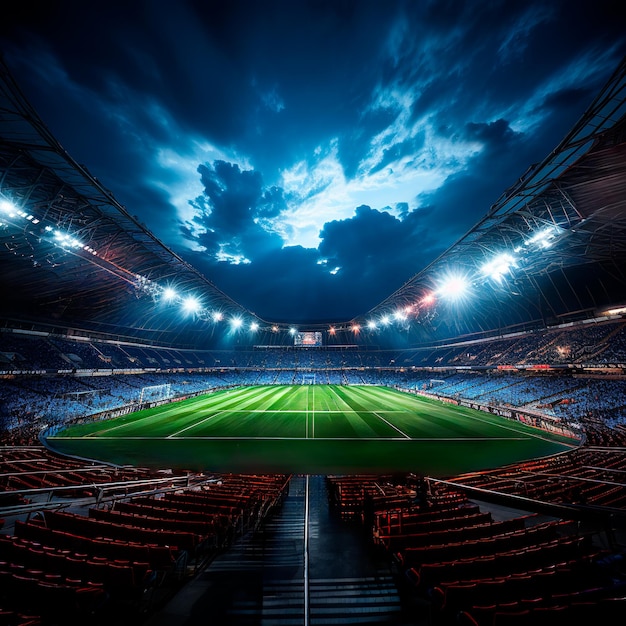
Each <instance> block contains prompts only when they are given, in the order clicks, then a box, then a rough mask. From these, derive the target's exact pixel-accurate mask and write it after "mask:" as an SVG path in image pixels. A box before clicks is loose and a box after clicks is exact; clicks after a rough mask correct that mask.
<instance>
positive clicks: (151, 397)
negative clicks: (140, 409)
mask: <svg viewBox="0 0 626 626" xmlns="http://www.w3.org/2000/svg"><path fill="white" fill-rule="evenodd" d="M171 397H172V385H171V384H170V383H165V384H163V385H150V386H148V387H142V388H141V393H140V394H139V404H143V403H144V402H158V401H159V400H167V398H171Z"/></svg>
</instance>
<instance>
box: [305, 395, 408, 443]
mask: <svg viewBox="0 0 626 626" xmlns="http://www.w3.org/2000/svg"><path fill="white" fill-rule="evenodd" d="M324 389H328V392H329V393H331V394H334V395H336V396H337V397H338V398H339V400H340V401H341V403H343V404H344V405H345V406H346V407H347V408H346V409H345V412H344V419H343V420H340V423H339V424H337V420H336V418H335V417H334V416H332V417H331V418H330V420H325V421H323V422H321V423H320V419H319V418H320V416H317V417H316V421H317V428H316V434H317V436H318V437H332V436H333V434H332V433H333V431H336V424H337V425H341V426H342V428H341V431H340V432H335V434H334V436H335V437H350V436H355V437H381V438H391V439H393V438H395V437H398V436H399V433H398V432H397V431H396V430H395V429H394V428H392V427H391V426H389V425H387V424H385V423H384V422H381V420H380V419H378V418H377V417H376V416H375V415H373V414H372V412H371V408H370V407H368V406H367V405H366V404H364V403H361V402H358V401H357V398H356V394H354V393H352V392H353V389H352V388H351V387H341V386H338V385H329V386H328V387H324ZM328 431H330V432H328Z"/></svg>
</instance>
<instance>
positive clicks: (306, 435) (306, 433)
mask: <svg viewBox="0 0 626 626" xmlns="http://www.w3.org/2000/svg"><path fill="white" fill-rule="evenodd" d="M310 389H311V385H307V388H306V411H305V414H304V438H305V439H308V438H309V391H310Z"/></svg>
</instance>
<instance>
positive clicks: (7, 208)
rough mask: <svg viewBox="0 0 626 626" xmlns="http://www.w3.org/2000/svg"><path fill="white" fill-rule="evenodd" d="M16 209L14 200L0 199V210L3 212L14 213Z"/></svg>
mask: <svg viewBox="0 0 626 626" xmlns="http://www.w3.org/2000/svg"><path fill="white" fill-rule="evenodd" d="M15 210H16V209H15V205H14V204H13V203H12V202H9V201H8V200H0V211H2V212H3V213H14V212H15Z"/></svg>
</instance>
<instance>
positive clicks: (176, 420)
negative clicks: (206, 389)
mask: <svg viewBox="0 0 626 626" xmlns="http://www.w3.org/2000/svg"><path fill="white" fill-rule="evenodd" d="M267 393H271V390H269V391H267ZM247 399H250V401H255V402H256V401H257V400H258V388H252V387H240V388H237V389H235V390H232V389H230V390H219V391H216V392H214V393H212V394H210V395H203V396H198V397H196V398H190V399H188V400H184V401H182V402H174V403H172V404H167V405H162V406H158V407H154V408H151V409H144V410H143V411H138V412H136V413H131V414H129V415H124V416H121V417H118V418H115V419H112V420H108V421H106V422H94V423H91V424H83V425H79V426H73V427H72V434H73V435H74V436H86V437H92V436H93V437H97V436H100V435H110V434H112V432H115V431H117V432H119V434H120V435H122V434H123V435H129V436H133V435H135V434H138V435H143V434H145V431H146V430H149V432H150V434H152V435H156V436H163V437H166V436H168V435H170V434H172V433H173V432H176V431H177V430H180V429H182V428H184V427H185V426H188V425H189V424H190V423H193V422H195V421H197V420H199V419H204V418H205V417H207V416H208V413H207V412H209V411H211V412H215V411H218V410H219V409H220V408H222V407H225V406H232V405H235V406H239V407H241V406H245V404H246V400H247ZM122 429H123V431H122ZM120 431H122V432H120Z"/></svg>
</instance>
